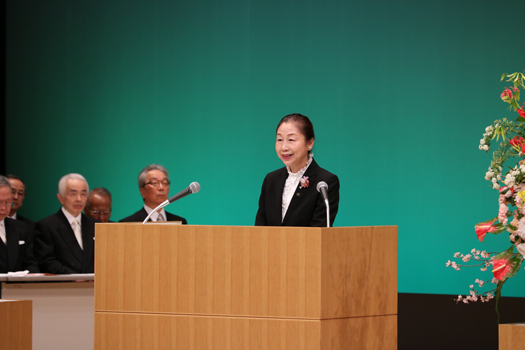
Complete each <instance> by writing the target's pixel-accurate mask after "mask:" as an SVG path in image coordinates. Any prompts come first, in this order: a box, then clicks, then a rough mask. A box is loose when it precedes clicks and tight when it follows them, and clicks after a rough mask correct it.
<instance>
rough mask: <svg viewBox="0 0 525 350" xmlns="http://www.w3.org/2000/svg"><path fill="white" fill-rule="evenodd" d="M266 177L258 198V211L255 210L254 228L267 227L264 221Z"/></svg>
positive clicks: (266, 222) (265, 220)
mask: <svg viewBox="0 0 525 350" xmlns="http://www.w3.org/2000/svg"><path fill="white" fill-rule="evenodd" d="M267 179H268V176H266V177H265V179H264V181H263V185H262V189H261V196H260V197H259V209H258V210H257V215H256V216H255V226H268V221H267V219H266V182H267Z"/></svg>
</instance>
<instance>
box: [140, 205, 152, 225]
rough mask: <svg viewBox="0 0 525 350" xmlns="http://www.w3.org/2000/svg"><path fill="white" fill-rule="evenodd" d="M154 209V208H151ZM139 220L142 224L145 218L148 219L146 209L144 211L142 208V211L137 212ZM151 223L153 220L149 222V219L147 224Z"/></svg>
mask: <svg viewBox="0 0 525 350" xmlns="http://www.w3.org/2000/svg"><path fill="white" fill-rule="evenodd" d="M153 209H155V208H153ZM139 214H140V215H139V216H140V217H139V219H140V222H143V221H144V220H146V218H147V217H148V212H147V211H146V209H144V207H142V209H141V210H140V211H139ZM150 221H151V222H153V220H151V218H149V219H148V222H150Z"/></svg>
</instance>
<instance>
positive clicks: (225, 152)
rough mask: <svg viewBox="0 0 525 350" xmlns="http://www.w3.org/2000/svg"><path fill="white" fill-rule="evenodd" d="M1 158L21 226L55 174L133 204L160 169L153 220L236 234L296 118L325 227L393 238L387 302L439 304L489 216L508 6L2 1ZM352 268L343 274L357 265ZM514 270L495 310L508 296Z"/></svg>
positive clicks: (298, 0)
mask: <svg viewBox="0 0 525 350" xmlns="http://www.w3.org/2000/svg"><path fill="white" fill-rule="evenodd" d="M6 8H7V10H6V17H7V26H6V32H7V39H6V40H7V55H6V61H7V64H6V74H7V79H6V86H7V94H6V101H7V118H6V124H7V140H6V148H7V159H6V166H7V170H8V172H9V173H15V174H18V175H20V176H22V177H23V178H24V180H25V181H26V185H27V198H26V201H25V204H24V207H23V208H22V210H21V213H22V214H24V215H26V216H29V217H31V218H33V219H35V220H38V219H40V218H43V217H45V216H47V215H50V214H51V213H53V212H55V211H57V210H58V209H59V207H60V204H59V202H58V200H57V199H56V193H57V183H58V180H59V178H60V177H61V176H62V175H64V174H66V173H69V172H78V173H81V174H83V175H84V176H85V177H86V178H87V180H88V182H89V185H90V187H91V188H93V187H99V186H103V187H107V188H108V189H109V190H110V191H111V192H112V194H113V198H114V204H113V215H112V219H114V220H118V219H121V218H123V217H125V216H127V215H130V214H131V213H133V212H135V211H136V210H138V209H139V208H140V207H141V205H142V199H141V197H140V194H139V191H138V186H137V176H138V173H139V171H140V170H141V169H142V168H143V167H144V166H146V165H148V164H150V163H160V164H163V165H164V166H166V167H167V168H168V170H169V171H170V177H171V180H172V183H173V185H172V187H171V194H175V193H176V192H178V191H179V190H182V189H184V188H185V187H187V186H188V185H189V183H190V182H192V181H197V182H199V183H200V184H201V186H202V189H201V192H199V193H198V194H196V195H192V196H189V197H187V198H184V199H183V200H181V201H178V202H176V203H174V204H172V205H171V206H170V207H169V208H168V210H169V211H171V212H174V213H176V214H179V215H181V216H184V217H186V218H187V219H188V222H189V223H190V224H201V225H253V223H254V219H255V213H256V211H257V201H258V196H259V193H260V187H261V184H262V180H263V178H264V176H265V174H266V173H268V172H269V171H272V170H275V169H277V168H279V167H281V166H282V163H281V162H280V161H279V159H278V158H277V156H276V154H275V150H274V137H275V136H274V134H275V128H276V126H277V123H278V121H279V120H280V118H282V117H283V116H284V115H286V114H289V113H293V112H299V113H302V114H305V115H307V116H309V117H310V118H311V120H312V121H313V123H314V126H315V131H316V143H315V147H314V153H315V158H316V160H317V161H318V163H319V164H320V165H321V166H322V167H324V168H326V169H328V170H330V171H331V172H333V173H335V174H337V175H338V176H339V178H340V180H341V202H340V210H339V214H338V216H337V219H336V221H335V226H363V225H399V291H400V292H408V293H444V294H458V293H466V292H468V284H471V283H473V282H474V279H475V278H484V279H489V278H491V277H490V275H491V274H490V272H486V273H482V272H480V271H479V270H478V271H474V270H472V271H462V272H456V271H453V270H449V269H450V268H449V269H447V268H445V262H446V261H447V260H448V259H450V258H451V257H452V254H453V253H454V252H456V251H463V252H467V251H470V249H472V248H473V247H478V248H481V249H487V250H496V249H497V250H502V249H504V248H507V247H508V246H509V243H508V241H507V240H506V239H504V238H503V237H500V236H498V237H494V236H490V237H487V238H486V240H485V242H484V243H479V242H478V241H477V239H476V235H475V233H474V229H473V228H474V224H476V223H477V222H480V221H484V220H487V219H489V218H492V217H494V216H495V215H496V214H497V210H498V203H497V194H496V192H495V191H494V190H491V188H490V186H489V184H488V183H487V182H486V181H485V180H484V174H485V171H486V169H487V167H488V165H489V162H490V155H487V154H486V153H485V152H481V151H479V150H478V144H479V139H480V138H481V137H482V133H483V132H484V128H485V127H486V126H487V125H489V124H490V123H491V122H492V121H493V120H494V119H498V118H503V117H508V118H512V119H514V118H515V115H514V114H513V113H511V112H509V111H507V110H506V107H507V106H506V105H505V104H504V103H503V102H501V100H500V99H499V95H500V93H501V91H502V89H503V87H504V86H506V84H504V83H501V82H500V81H499V79H500V76H501V74H502V73H504V72H508V73H511V72H514V71H522V70H523V69H525V60H524V57H525V47H524V45H523V34H524V33H525V22H524V21H523V20H522V18H523V15H524V14H525V2H523V1H519V0H509V1H505V2H501V1H500V2H498V1H479V0H478V1H474V0H462V1H457V0H443V1H421V0H417V1H416V0H407V1H391V0H389V1H386V0H370V1H354V0H348V1H342V0H338V1H337V0H324V1H320V0H291V1H290V0H288V1H271V0H220V1H219V0H216V1H201V0H196V1H167V0H164V1H163V0H147V1H146V0H126V1H123V0H112V1H107V0H106V1H103V0H89V1H83V0H71V1H68V0H53V1H41V0H34V1H29V0H8V1H7V2H6ZM356 268H358V267H356ZM524 287H525V273H523V272H521V273H520V274H519V275H518V278H515V279H513V280H511V281H509V282H508V283H507V284H506V286H505V288H504V295H510V296H524V292H523V290H524Z"/></svg>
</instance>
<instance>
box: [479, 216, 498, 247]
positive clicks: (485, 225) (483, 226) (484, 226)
mask: <svg viewBox="0 0 525 350" xmlns="http://www.w3.org/2000/svg"><path fill="white" fill-rule="evenodd" d="M497 220H498V218H497V217H496V218H494V219H492V220H489V221H485V222H480V223H479V224H477V225H476V226H475V227H474V228H475V230H476V234H477V235H478V239H479V241H480V242H483V238H485V235H486V234H487V232H488V231H489V230H490V228H491V227H492V225H493V224H494V223H495V222H496V221H497Z"/></svg>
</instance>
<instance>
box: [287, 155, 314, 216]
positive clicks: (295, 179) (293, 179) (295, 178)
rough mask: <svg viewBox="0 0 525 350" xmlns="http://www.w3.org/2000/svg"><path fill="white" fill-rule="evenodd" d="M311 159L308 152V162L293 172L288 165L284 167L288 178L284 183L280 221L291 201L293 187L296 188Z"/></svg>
mask: <svg viewBox="0 0 525 350" xmlns="http://www.w3.org/2000/svg"><path fill="white" fill-rule="evenodd" d="M312 159H313V154H310V158H309V159H308V163H306V166H305V167H304V168H302V169H301V170H299V171H298V172H297V173H295V174H294V173H292V172H291V171H290V168H289V167H288V166H287V167H286V170H288V178H287V179H286V182H285V183H284V190H283V207H282V216H281V222H282V221H283V220H284V216H285V215H286V211H287V210H288V207H289V206H290V202H291V201H292V197H293V194H294V193H295V189H296V188H297V185H299V181H301V177H303V175H304V173H305V172H306V169H308V167H309V166H310V164H311V163H312Z"/></svg>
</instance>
